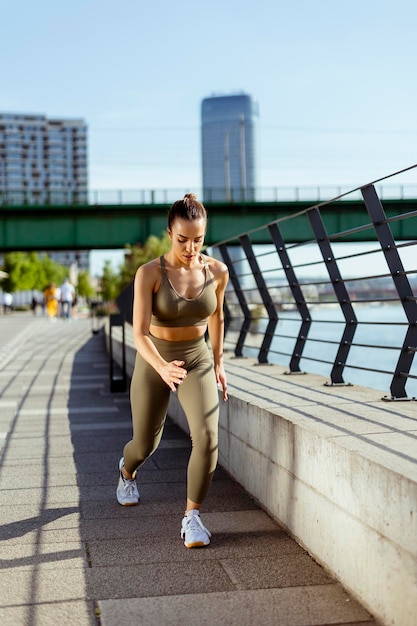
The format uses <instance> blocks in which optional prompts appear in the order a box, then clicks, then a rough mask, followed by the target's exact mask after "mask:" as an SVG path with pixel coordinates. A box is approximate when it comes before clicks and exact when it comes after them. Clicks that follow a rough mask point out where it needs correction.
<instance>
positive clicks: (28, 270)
mask: <svg viewBox="0 0 417 626" xmlns="http://www.w3.org/2000/svg"><path fill="white" fill-rule="evenodd" d="M3 269H4V271H5V272H7V273H8V274H9V276H8V277H7V278H5V279H4V280H3V282H2V289H3V290H4V291H9V292H10V293H13V292H16V291H25V290H27V289H39V290H40V291H43V289H45V287H46V286H47V285H48V284H49V283H52V282H54V283H56V284H60V283H61V282H62V280H63V279H64V276H65V275H66V273H67V269H66V268H65V267H64V266H63V265H58V263H55V261H53V260H52V259H51V258H50V257H49V256H48V255H44V256H42V257H41V258H40V257H39V255H38V253H37V252H8V253H7V254H6V255H5V256H4V266H3Z"/></svg>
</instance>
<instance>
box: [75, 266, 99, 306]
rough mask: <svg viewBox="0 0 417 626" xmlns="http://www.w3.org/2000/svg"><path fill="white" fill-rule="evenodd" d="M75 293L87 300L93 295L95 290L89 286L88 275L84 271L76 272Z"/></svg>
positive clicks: (89, 278) (89, 279)
mask: <svg viewBox="0 0 417 626" xmlns="http://www.w3.org/2000/svg"><path fill="white" fill-rule="evenodd" d="M77 293H78V295H80V296H82V297H84V298H87V299H89V298H92V297H93V296H94V295H95V289H94V287H93V286H92V284H91V277H90V274H89V273H88V272H87V271H86V270H80V271H79V272H78V285H77Z"/></svg>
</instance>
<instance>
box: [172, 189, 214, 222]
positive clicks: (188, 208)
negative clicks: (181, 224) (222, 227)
mask: <svg viewBox="0 0 417 626" xmlns="http://www.w3.org/2000/svg"><path fill="white" fill-rule="evenodd" d="M177 217H180V218H181V219H183V220H189V221H190V222H191V221H193V220H199V219H201V218H202V219H204V220H206V219H207V212H206V209H205V208H204V206H203V205H202V204H201V202H199V201H198V200H197V196H196V195H195V194H194V193H186V194H185V196H184V198H183V199H182V200H177V201H176V202H174V204H173V205H172V206H171V208H170V210H169V211H168V228H171V226H172V224H173V222H174V221H175V219H176V218H177Z"/></svg>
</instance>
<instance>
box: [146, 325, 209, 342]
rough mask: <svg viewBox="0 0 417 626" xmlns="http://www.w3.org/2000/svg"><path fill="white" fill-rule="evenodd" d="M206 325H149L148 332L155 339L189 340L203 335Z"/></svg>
mask: <svg viewBox="0 0 417 626" xmlns="http://www.w3.org/2000/svg"><path fill="white" fill-rule="evenodd" d="M206 330H207V326H179V327H178V328H175V327H174V328H173V327H170V328H168V327H166V326H154V325H153V324H151V325H150V328H149V332H150V333H151V335H152V336H153V337H156V338H157V339H164V340H165V341H189V340H190V339H198V337H203V336H204V334H205V332H206Z"/></svg>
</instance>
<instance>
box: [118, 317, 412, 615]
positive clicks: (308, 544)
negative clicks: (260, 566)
mask: <svg viewBox="0 0 417 626" xmlns="http://www.w3.org/2000/svg"><path fill="white" fill-rule="evenodd" d="M114 337H115V340H114V344H113V354H114V357H115V359H120V360H119V362H121V355H122V352H121V349H120V346H119V347H118V346H117V345H116V344H117V334H116V333H115V335H114ZM126 337H127V346H126V357H127V363H128V373H129V375H131V372H132V371H133V364H134V354H135V351H134V347H133V343H132V338H131V329H130V328H129V326H127V330H126ZM226 371H227V374H228V381H229V401H228V402H227V403H224V402H222V401H221V412H220V438H219V462H220V464H221V465H222V466H223V467H224V468H225V469H226V470H227V471H228V472H229V473H230V474H231V475H232V476H233V477H234V478H235V479H236V480H237V482H239V483H240V484H241V485H242V487H244V488H245V489H246V490H247V491H248V492H249V493H250V494H251V495H253V496H254V497H255V498H256V499H257V500H258V501H259V503H260V504H261V505H262V506H263V507H264V508H265V509H266V510H267V511H268V512H269V513H270V514H271V515H272V516H273V517H274V518H275V519H276V520H277V521H279V523H281V524H282V525H283V526H284V527H286V528H287V530H288V531H289V532H290V534H291V535H292V536H293V537H295V538H296V539H297V541H298V542H299V543H300V544H301V545H302V546H303V547H304V548H305V549H306V550H307V551H308V552H309V553H310V554H311V555H312V556H313V557H314V558H315V559H316V560H317V561H318V562H319V563H320V564H321V565H323V566H324V567H325V568H326V569H327V570H328V571H329V572H330V573H331V574H332V575H334V576H335V577H336V578H337V579H338V580H339V581H340V582H341V583H342V584H343V585H344V586H345V588H346V589H348V590H349V591H350V592H351V593H352V594H353V595H355V596H356V597H357V598H358V599H359V600H360V602H361V603H362V604H363V605H364V606H366V608H368V609H369V611H371V612H372V613H373V614H374V615H375V617H377V618H378V619H379V620H380V621H382V622H383V623H384V624H393V625H395V626H414V625H415V623H416V613H417V541H416V537H417V445H416V439H417V418H416V403H415V402H413V401H410V402H384V401H382V400H381V397H382V396H383V395H385V393H386V392H378V391H375V390H372V389H368V388H364V387H359V386H349V387H341V386H335V387H331V386H324V383H325V382H326V380H325V379H324V378H323V377H321V376H316V375H310V374H308V375H285V368H284V367H281V366H278V365H273V366H272V365H262V366H259V365H257V364H256V361H255V360H254V359H235V358H233V357H231V356H229V357H227V363H226ZM169 415H170V417H171V418H172V419H174V421H176V422H177V423H178V425H179V426H180V427H181V428H183V429H184V430H186V431H188V427H187V422H186V419H185V416H184V414H183V411H182V409H181V407H180V405H179V403H178V400H177V397H176V395H175V394H172V397H171V402H170V406H169Z"/></svg>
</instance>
